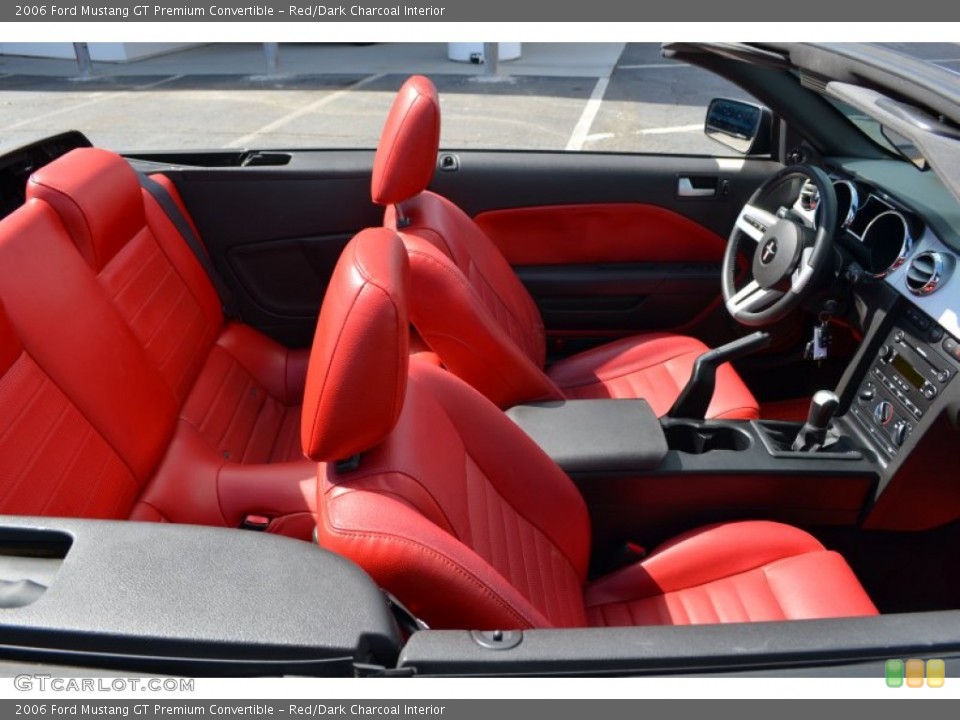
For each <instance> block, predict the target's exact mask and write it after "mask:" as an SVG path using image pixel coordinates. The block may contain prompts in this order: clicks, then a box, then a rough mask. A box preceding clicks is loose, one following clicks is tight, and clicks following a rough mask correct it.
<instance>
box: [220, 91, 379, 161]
mask: <svg viewBox="0 0 960 720" xmlns="http://www.w3.org/2000/svg"><path fill="white" fill-rule="evenodd" d="M383 76H384V73H377V74H376V75H368V76H367V77H365V78H363V79H362V80H358V81H357V82H355V83H354V84H353V85H348V86H347V87H345V88H343V89H342V90H337V91H336V92H332V93H330V94H329V95H325V96H324V97H322V98H320V99H319V100H316V101H315V102H312V103H310V104H309V105H304V106H303V107H302V108H298V109H296V110H294V111H292V112H289V113H287V114H286V115H284V116H283V117H279V118H277V119H276V120H273V121H271V122H268V123H267V124H266V125H264V126H263V127H261V128H259V129H257V130H254V131H253V132H252V133H249V134H248V135H244V136H243V137H239V138H237V139H236V140H234V141H233V142H231V143H228V144H227V145H226V146H225V147H243V146H245V145H248V144H249V143H252V142H253V141H254V140H256V139H257V138H259V137H262V136H263V135H268V134H269V133H272V132H273V131H274V130H277V129H279V128H282V127H283V126H284V125H286V124H287V123H291V122H293V121H294V120H296V119H297V118H299V117H303V116H304V115H308V114H310V113H312V112H313V111H314V110H318V109H319V108H322V107H323V106H324V105H329V104H330V103H332V102H333V101H334V100H337V99H339V98H341V97H343V96H344V95H346V94H347V93H349V92H351V91H353V90H356V89H357V88H361V87H363V86H364V85H369V84H370V83H372V82H374V81H376V80H379V79H380V78H382V77H383Z"/></svg>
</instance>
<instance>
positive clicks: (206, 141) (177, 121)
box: [0, 43, 960, 153]
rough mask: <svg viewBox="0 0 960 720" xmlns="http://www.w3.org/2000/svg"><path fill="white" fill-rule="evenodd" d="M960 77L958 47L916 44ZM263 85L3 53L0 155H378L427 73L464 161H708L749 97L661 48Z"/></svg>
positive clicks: (234, 72)
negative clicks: (579, 153) (720, 100)
mask: <svg viewBox="0 0 960 720" xmlns="http://www.w3.org/2000/svg"><path fill="white" fill-rule="evenodd" d="M902 48H903V49H906V50H907V51H908V52H911V53H913V54H916V55H920V56H923V57H926V58H928V59H932V60H935V61H939V62H941V63H942V64H944V65H945V66H946V67H951V68H953V69H960V47H958V46H957V45H955V44H952V43H930V44H923V45H906V44H905V45H903V46H902ZM280 57H281V66H280V71H279V72H278V73H277V74H275V75H271V76H268V75H265V74H264V70H265V65H264V59H263V54H262V49H261V48H260V47H259V46H258V45H256V44H252V43H251V44H239V43H236V44H219V45H211V46H206V47H200V48H194V49H190V50H186V51H181V52H178V53H173V54H170V55H166V56H160V57H156V58H150V59H147V60H142V61H138V62H133V63H129V64H110V65H108V64H100V63H98V64H96V65H95V73H94V77H93V78H92V79H87V80H81V79H78V77H77V67H76V64H75V63H73V62H71V61H65V60H60V61H56V60H42V59H29V58H15V57H9V56H0V147H2V148H10V147H15V146H18V145H21V144H24V143H26V142H30V141H32V140H35V139H37V138H39V137H43V136H45V135H49V134H52V133H56V132H61V131H64V130H69V129H77V130H81V131H82V132H84V133H85V134H86V135H87V136H88V137H90V139H91V140H92V141H93V142H94V144H96V145H100V146H103V147H108V148H112V149H115V150H119V151H126V150H160V149H193V148H226V147H235V148H240V147H247V148H271V147H272V148H279V147H288V148H295V147H374V146H375V145H376V141H377V137H378V135H379V132H380V128H381V126H382V123H383V120H384V117H385V115H386V113H387V110H388V108H389V106H390V102H391V100H392V98H393V94H394V93H395V91H396V89H397V88H398V87H399V86H400V84H401V83H402V82H403V80H404V79H405V78H406V77H407V76H408V75H409V74H411V73H415V72H420V73H426V74H429V75H430V76H431V77H432V78H433V79H434V81H435V82H436V84H437V86H438V88H439V90H440V94H441V98H442V100H441V102H442V106H443V120H444V123H443V131H442V143H443V145H444V146H445V147H450V148H530V149H556V150H564V149H568V150H580V149H584V150H601V151H621V152H690V153H710V152H713V151H714V150H715V149H716V147H715V146H714V145H713V143H711V141H709V140H707V139H706V138H705V137H704V136H703V134H702V130H701V126H702V122H703V113H704V108H705V106H706V104H707V102H709V100H710V99H711V98H712V97H717V96H742V93H741V92H740V91H739V90H737V89H736V88H735V87H733V86H732V85H730V84H728V83H726V82H724V81H722V80H720V79H719V78H715V77H713V76H711V75H710V74H709V73H706V72H705V71H702V70H700V69H698V68H694V67H691V66H688V65H685V64H682V63H677V62H673V61H670V60H667V59H664V58H662V57H661V55H660V48H659V45H657V44H654V43H630V44H623V43H570V44H558V43H527V44H524V46H523V56H522V58H521V59H519V60H516V61H512V62H504V63H502V64H501V66H500V70H501V72H500V75H499V77H497V78H490V77H487V76H486V75H485V74H484V69H483V68H482V67H479V66H471V65H469V64H464V63H455V62H452V61H449V60H447V59H446V46H445V45H444V44H442V43H403V44H378V45H370V46H354V45H347V44H343V45H329V44H327V45H309V44H301V45H291V46H287V45H282V46H281V53H280Z"/></svg>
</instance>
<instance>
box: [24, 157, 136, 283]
mask: <svg viewBox="0 0 960 720" xmlns="http://www.w3.org/2000/svg"><path fill="white" fill-rule="evenodd" d="M27 197H28V198H40V199H41V200H45V201H46V202H48V203H49V204H50V205H52V206H53V209H54V210H56V211H57V214H58V215H59V216H60V219H61V220H62V221H63V224H64V226H65V227H66V228H67V232H68V233H69V234H70V237H71V238H72V239H73V242H74V243H75V244H76V246H77V248H78V249H79V250H80V253H81V254H82V255H83V257H84V259H86V261H87V263H88V264H89V265H90V267H92V268H93V270H94V271H95V272H100V270H102V269H103V268H104V266H106V264H107V263H108V262H110V260H111V259H112V258H113V257H114V256H115V255H116V254H117V253H118V252H119V251H120V249H121V248H122V247H123V246H124V245H126V244H127V243H128V242H129V241H130V240H131V239H132V238H133V236H134V235H136V234H137V232H139V231H140V230H142V229H143V228H144V227H145V226H146V219H145V215H144V210H143V195H142V194H141V190H140V181H139V180H138V179H137V174H136V172H134V170H133V168H131V167H130V165H129V164H128V163H127V161H126V160H124V159H123V158H122V157H120V156H119V155H117V154H115V153H112V152H108V151H107V150H101V149H99V148H78V149H76V150H71V151H70V152H69V153H67V154H66V155H64V156H63V157H60V158H57V159H56V160H54V161H53V162H52V163H50V164H49V165H46V166H44V167H42V168H40V169H39V170H37V171H36V172H35V173H34V174H33V175H32V176H31V177H30V181H29V182H28V183H27Z"/></svg>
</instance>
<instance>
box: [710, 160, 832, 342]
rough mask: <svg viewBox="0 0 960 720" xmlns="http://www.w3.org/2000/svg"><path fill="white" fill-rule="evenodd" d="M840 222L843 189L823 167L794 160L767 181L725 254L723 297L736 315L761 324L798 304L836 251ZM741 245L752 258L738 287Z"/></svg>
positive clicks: (746, 208)
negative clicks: (836, 187) (839, 202)
mask: <svg viewBox="0 0 960 720" xmlns="http://www.w3.org/2000/svg"><path fill="white" fill-rule="evenodd" d="M836 222H837V195H836V193H835V192H834V190H833V183H832V182H831V181H830V178H829V177H827V174H826V173H825V172H823V170H820V169H819V168H816V167H812V166H809V165H791V166H790V167H786V168H784V169H783V170H781V171H780V172H778V173H777V174H776V175H774V176H773V177H771V178H770V179H769V180H767V181H766V182H764V183H763V185H761V186H760V187H759V188H758V189H757V191H756V192H755V193H754V194H753V195H752V196H751V197H750V199H749V200H748V201H747V204H746V205H744V206H743V209H742V210H741V211H740V214H739V215H738V216H737V221H736V223H734V226H733V231H732V232H731V233H730V238H729V240H728V241H727V248H726V251H725V253H724V256H723V269H722V277H721V284H722V288H723V300H724V303H725V304H726V306H727V311H728V312H729V313H730V314H731V315H732V316H733V317H734V319H735V320H737V321H738V322H740V323H741V324H743V325H748V326H750V327H759V326H763V325H769V324H771V323H773V322H776V321H777V320H781V319H782V318H784V317H786V315H787V314H788V313H789V312H790V311H791V310H793V309H794V308H795V307H797V306H798V305H799V304H800V303H801V302H802V301H803V300H804V299H805V298H806V297H807V296H808V295H809V294H810V292H811V291H812V289H813V287H814V284H813V279H814V278H815V277H816V276H817V275H819V274H820V271H821V270H822V269H823V268H824V266H826V264H827V263H828V261H829V259H830V257H831V255H832V251H831V249H832V246H833V234H834V229H835V228H836ZM741 248H742V249H743V250H744V251H745V253H746V255H747V257H749V258H751V261H750V269H749V272H748V273H747V274H746V275H747V277H746V283H744V284H743V285H742V287H740V289H737V288H736V280H737V264H738V263H737V257H738V255H739V253H740V250H741Z"/></svg>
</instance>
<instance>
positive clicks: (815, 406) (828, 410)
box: [807, 390, 840, 430]
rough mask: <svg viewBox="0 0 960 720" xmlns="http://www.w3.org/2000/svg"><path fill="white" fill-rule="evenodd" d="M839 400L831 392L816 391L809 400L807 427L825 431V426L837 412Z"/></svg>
mask: <svg viewBox="0 0 960 720" xmlns="http://www.w3.org/2000/svg"><path fill="white" fill-rule="evenodd" d="M839 404H840V398H838V397H837V394H836V393H835V392H833V391H831V390H817V392H815V393H814V395H813V398H812V399H811V400H810V412H808V413H807V425H808V426H810V427H811V428H816V429H818V430H826V429H827V424H828V423H829V422H830V419H831V418H832V417H833V414H834V413H835V412H836V411H837V406H838V405H839Z"/></svg>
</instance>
